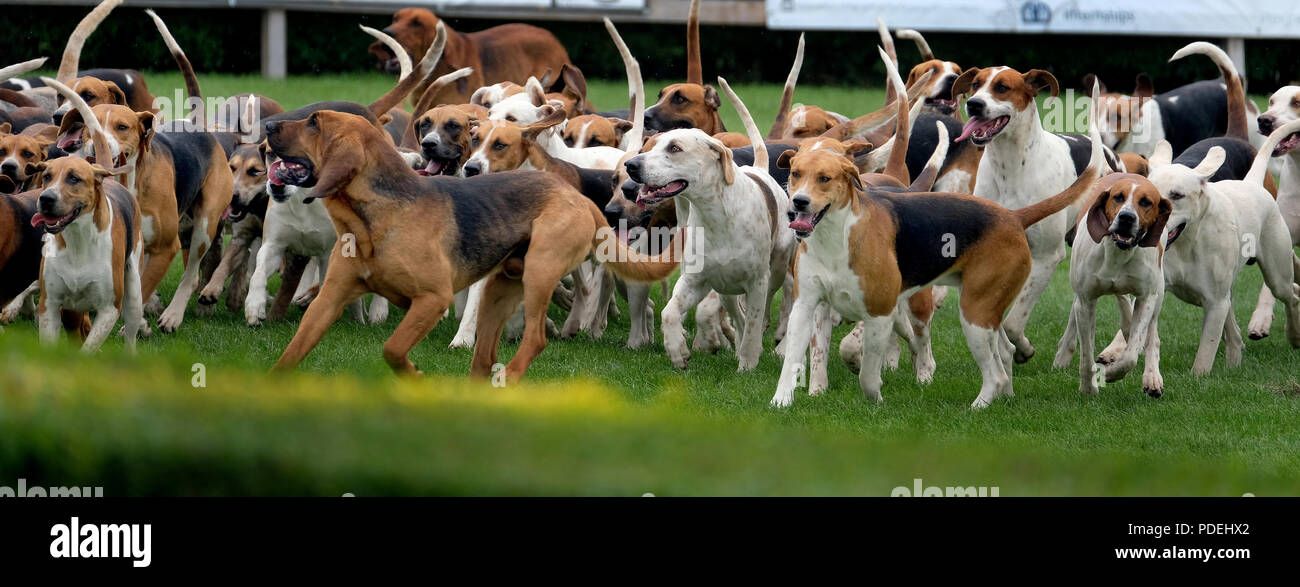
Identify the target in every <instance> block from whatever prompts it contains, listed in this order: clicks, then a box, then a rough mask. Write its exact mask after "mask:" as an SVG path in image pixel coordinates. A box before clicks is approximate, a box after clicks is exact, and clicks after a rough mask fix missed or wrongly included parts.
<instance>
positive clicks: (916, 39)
mask: <svg viewBox="0 0 1300 587" xmlns="http://www.w3.org/2000/svg"><path fill="white" fill-rule="evenodd" d="M894 36H896V37H898V38H900V39H907V40H909V41H912V42H913V43H916V50H917V51H920V52H921V61H932V60H933V59H934V51H931V50H930V44H929V43H927V42H926V41H925V37H924V36H922V35H921V33H920V31H914V30H912V29H899V30H897V31H894Z"/></svg>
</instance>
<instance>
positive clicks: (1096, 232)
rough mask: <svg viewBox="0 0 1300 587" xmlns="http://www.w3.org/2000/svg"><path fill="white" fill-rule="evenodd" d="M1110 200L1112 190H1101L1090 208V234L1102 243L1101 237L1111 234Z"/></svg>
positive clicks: (1095, 240)
mask: <svg viewBox="0 0 1300 587" xmlns="http://www.w3.org/2000/svg"><path fill="white" fill-rule="evenodd" d="M1109 200H1110V192H1109V191H1108V190H1101V193H1099V194H1097V197H1096V198H1094V199H1093V200H1092V206H1091V207H1089V208H1088V236H1091V237H1092V242H1094V243H1100V242H1101V239H1104V238H1106V235H1108V234H1110V220H1109V219H1107V218H1106V202H1107V201H1109ZM1156 238H1159V237H1156Z"/></svg>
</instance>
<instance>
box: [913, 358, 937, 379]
mask: <svg viewBox="0 0 1300 587" xmlns="http://www.w3.org/2000/svg"><path fill="white" fill-rule="evenodd" d="M913 361H914V363H915V365H916V382H917V383H920V384H922V385H929V384H930V383H931V382H932V381H934V370H935V364H934V357H933V356H932V355H923V356H921V357H917V358H916V359H914V360H913Z"/></svg>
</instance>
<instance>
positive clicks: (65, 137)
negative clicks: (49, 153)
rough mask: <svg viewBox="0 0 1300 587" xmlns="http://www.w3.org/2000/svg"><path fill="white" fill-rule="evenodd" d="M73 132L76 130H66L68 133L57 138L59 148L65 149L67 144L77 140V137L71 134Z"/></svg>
mask: <svg viewBox="0 0 1300 587" xmlns="http://www.w3.org/2000/svg"><path fill="white" fill-rule="evenodd" d="M75 132H76V131H68V134H65V135H63V138H62V139H59V148H60V149H65V150H66V149H67V148H68V146H69V145H71V144H73V143H75V142H77V138H78V137H75V136H73V133H75Z"/></svg>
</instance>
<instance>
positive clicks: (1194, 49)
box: [1169, 41, 1250, 141]
mask: <svg viewBox="0 0 1300 587" xmlns="http://www.w3.org/2000/svg"><path fill="white" fill-rule="evenodd" d="M1192 54H1200V55H1205V56H1207V57H1209V58H1210V60H1211V61H1214V64H1215V65H1217V66H1219V71H1220V72H1221V73H1222V74H1223V83H1224V84H1225V85H1227V86H1228V132H1227V134H1226V135H1225V136H1228V137H1232V138H1234V139H1241V140H1243V141H1249V140H1250V131H1249V130H1248V128H1249V127H1248V124H1247V121H1246V89H1245V88H1244V87H1243V86H1242V84H1241V75H1240V74H1238V73H1237V66H1236V65H1233V63H1232V58H1231V57H1228V54H1227V53H1224V52H1223V49H1220V48H1219V47H1218V46H1217V45H1215V44H1214V43H1207V42H1205V41H1196V42H1195V43H1190V44H1188V45H1187V46H1186V47H1183V48H1182V49H1179V50H1178V52H1177V53H1174V56H1173V57H1170V58H1169V61H1177V60H1179V59H1182V58H1184V57H1186V56H1188V55H1192Z"/></svg>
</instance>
